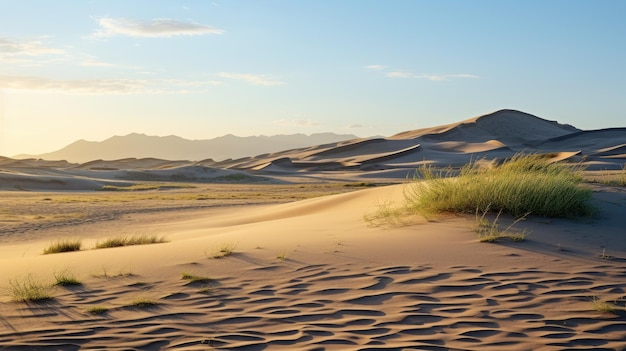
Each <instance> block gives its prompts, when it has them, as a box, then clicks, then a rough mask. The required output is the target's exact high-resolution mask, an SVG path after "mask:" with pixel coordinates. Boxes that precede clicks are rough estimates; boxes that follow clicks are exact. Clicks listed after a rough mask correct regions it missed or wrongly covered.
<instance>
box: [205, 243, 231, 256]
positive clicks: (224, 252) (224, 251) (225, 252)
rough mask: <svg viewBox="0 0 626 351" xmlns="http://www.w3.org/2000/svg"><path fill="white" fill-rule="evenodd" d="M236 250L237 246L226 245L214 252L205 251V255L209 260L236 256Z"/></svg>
mask: <svg viewBox="0 0 626 351" xmlns="http://www.w3.org/2000/svg"><path fill="white" fill-rule="evenodd" d="M236 248H237V244H235V243H224V244H222V246H220V247H219V248H218V249H217V250H214V251H213V252H206V251H205V253H204V254H205V255H206V256H207V257H209V258H223V257H228V256H230V255H232V254H234V253H235V249H236Z"/></svg>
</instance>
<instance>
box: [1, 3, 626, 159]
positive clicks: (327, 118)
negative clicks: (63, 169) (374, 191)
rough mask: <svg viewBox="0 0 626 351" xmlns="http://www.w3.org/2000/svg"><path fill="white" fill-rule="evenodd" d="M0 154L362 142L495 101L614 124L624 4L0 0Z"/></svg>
mask: <svg viewBox="0 0 626 351" xmlns="http://www.w3.org/2000/svg"><path fill="white" fill-rule="evenodd" d="M0 6H1V8H2V9H3V11H0V155H4V156H13V155H15V154H18V153H43V152H48V151H53V150H56V149H59V148H61V147H63V146H65V145H67V144H69V143H71V142H73V141H76V140H78V139H86V140H103V139H106V138H108V137H110V136H113V135H125V134H128V133H131V132H139V133H146V134H149V135H172V134H174V135H179V136H182V137H185V138H190V139H206V138H212V137H216V136H221V135H224V134H228V133H230V134H235V135H240V136H248V135H273V134H291V133H305V134H310V133H316V132H325V131H332V132H337V133H351V134H356V135H359V136H370V135H392V134H395V133H397V132H401V131H405V130H411V129H417V128H424V127H430V126H435V125H439V124H445V123H451V122H457V121H459V120H462V119H467V118H470V117H473V116H476V115H480V114H485V113H489V112H492V111H495V110H498V109H502V108H512V109H519V110H522V111H525V112H528V113H532V114H535V115H537V116H540V117H543V118H546V119H550V120H558V121H559V122H561V123H568V124H573V125H575V126H577V127H579V128H583V129H598V128H608V127H624V126H626V123H624V121H625V120H626V119H625V118H624V115H625V114H624V111H625V110H626V67H625V62H626V45H624V38H626V21H624V18H625V16H626V1H610V0H604V1H596V0H588V1H577V0H566V1H563V0H561V1H559V0H552V1H533V0H526V1H502V0H491V1H489V0H477V1H446V0H441V1H420V0H413V1H382V0H381V1H364V0H358V1H356V0H342V1H331V0H325V1H288V0H281V1H278V0H275V1H265V0H254V1H253V0H249V1H236V0H215V1H200V0H196V1H121V0H120V1H112V0H102V1H100V0H94V1H86V0H85V1H78V0H75V1H47V0H39V1H36V0H24V1H13V0H11V1H9V0H0Z"/></svg>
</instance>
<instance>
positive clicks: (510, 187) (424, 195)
mask: <svg viewBox="0 0 626 351" xmlns="http://www.w3.org/2000/svg"><path fill="white" fill-rule="evenodd" d="M581 170H582V169H581V167H580V166H569V165H565V164H561V163H551V162H549V161H548V159H546V158H545V157H542V156H541V155H523V154H518V155H515V156H513V157H512V158H511V159H509V160H506V161H505V162H504V163H502V164H501V165H499V166H490V167H483V166H481V165H480V164H479V163H478V162H470V163H469V164H467V165H466V166H464V167H462V168H461V169H460V171H458V172H452V171H450V170H449V171H447V172H437V171H436V170H435V169H434V168H432V167H431V166H423V167H421V168H420V169H419V170H418V172H417V175H418V176H419V177H418V178H419V179H418V178H416V179H415V180H414V181H413V182H411V184H410V185H409V186H408V187H407V188H406V190H405V199H406V202H407V206H408V207H409V209H410V210H411V212H414V213H419V214H422V215H426V216H428V215H432V214H434V213H441V212H452V213H472V212H475V211H476V209H484V208H491V209H492V210H495V211H500V210H502V211H503V212H506V213H510V214H512V215H514V216H516V217H519V216H523V215H525V214H527V213H533V214H534V215H539V216H548V217H576V216H591V215H592V214H593V212H594V209H593V207H592V205H591V203H590V198H591V190H590V189H588V188H585V187H583V186H581V184H580V183H581V182H582V176H581V174H580V171H581ZM457 173H458V174H457ZM416 177H417V176H416Z"/></svg>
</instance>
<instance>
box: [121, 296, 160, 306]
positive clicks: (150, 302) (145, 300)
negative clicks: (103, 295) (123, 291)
mask: <svg viewBox="0 0 626 351" xmlns="http://www.w3.org/2000/svg"><path fill="white" fill-rule="evenodd" d="M158 305H159V301H157V299H154V298H152V297H149V296H144V295H142V296H137V297H135V298H134V299H133V300H132V301H131V302H129V303H128V304H126V306H127V307H137V308H150V307H154V306H158Z"/></svg>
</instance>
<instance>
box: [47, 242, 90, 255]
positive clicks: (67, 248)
mask: <svg viewBox="0 0 626 351" xmlns="http://www.w3.org/2000/svg"><path fill="white" fill-rule="evenodd" d="M81 247H82V241H80V240H78V239H76V240H73V239H62V240H57V241H55V242H54V243H52V244H50V245H49V246H48V247H46V248H45V249H44V250H43V254H44V255H48V254H53V253H62V252H72V251H80V248H81Z"/></svg>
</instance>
